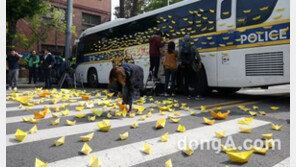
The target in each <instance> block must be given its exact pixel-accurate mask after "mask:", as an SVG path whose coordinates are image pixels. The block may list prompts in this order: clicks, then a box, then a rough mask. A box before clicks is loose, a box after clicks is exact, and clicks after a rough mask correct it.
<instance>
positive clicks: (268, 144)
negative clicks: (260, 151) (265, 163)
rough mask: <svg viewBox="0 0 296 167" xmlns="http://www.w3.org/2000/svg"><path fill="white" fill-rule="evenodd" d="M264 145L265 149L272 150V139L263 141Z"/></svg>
mask: <svg viewBox="0 0 296 167" xmlns="http://www.w3.org/2000/svg"><path fill="white" fill-rule="evenodd" d="M264 145H265V147H266V148H272V147H274V140H273V139H268V140H265V141H264Z"/></svg>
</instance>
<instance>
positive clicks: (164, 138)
mask: <svg viewBox="0 0 296 167" xmlns="http://www.w3.org/2000/svg"><path fill="white" fill-rule="evenodd" d="M160 140H161V141H162V142H167V141H168V140H169V133H168V132H167V133H165V134H163V135H162V136H160Z"/></svg>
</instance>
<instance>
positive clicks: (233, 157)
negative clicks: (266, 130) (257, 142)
mask: <svg viewBox="0 0 296 167" xmlns="http://www.w3.org/2000/svg"><path fill="white" fill-rule="evenodd" d="M253 152H254V151H253V150H251V151H243V152H233V151H229V152H226V154H227V155H228V157H229V159H230V161H231V162H235V163H246V162H248V160H249V159H250V157H251V155H252V154H253Z"/></svg>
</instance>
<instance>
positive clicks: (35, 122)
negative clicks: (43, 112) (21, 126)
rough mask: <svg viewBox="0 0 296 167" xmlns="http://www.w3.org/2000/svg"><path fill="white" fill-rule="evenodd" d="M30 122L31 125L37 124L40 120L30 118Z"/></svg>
mask: <svg viewBox="0 0 296 167" xmlns="http://www.w3.org/2000/svg"><path fill="white" fill-rule="evenodd" d="M30 122H31V123H32V124H37V123H39V122H40V119H34V118H31V119H30Z"/></svg>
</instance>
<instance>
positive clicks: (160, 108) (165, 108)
mask: <svg viewBox="0 0 296 167" xmlns="http://www.w3.org/2000/svg"><path fill="white" fill-rule="evenodd" d="M158 109H159V110H160V111H168V110H169V108H168V107H166V106H163V107H161V106H159V107H158Z"/></svg>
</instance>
